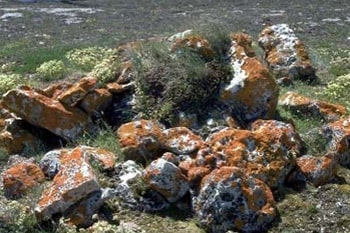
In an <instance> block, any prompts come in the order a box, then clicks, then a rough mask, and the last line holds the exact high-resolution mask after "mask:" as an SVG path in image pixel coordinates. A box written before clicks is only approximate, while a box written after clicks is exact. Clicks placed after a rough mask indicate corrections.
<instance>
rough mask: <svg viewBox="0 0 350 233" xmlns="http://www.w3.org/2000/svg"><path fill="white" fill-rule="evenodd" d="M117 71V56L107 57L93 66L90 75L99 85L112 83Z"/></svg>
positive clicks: (118, 64)
mask: <svg viewBox="0 0 350 233" xmlns="http://www.w3.org/2000/svg"><path fill="white" fill-rule="evenodd" d="M119 70H120V60H119V58H118V57H117V56H109V57H107V58H104V59H103V60H102V61H101V62H100V63H98V64H97V65H95V66H94V68H93V69H92V70H91V73H90V74H91V75H92V76H94V77H96V78H97V80H98V81H99V82H100V83H101V84H105V83H108V82H112V81H114V80H115V78H116V75H117V73H118V71H119Z"/></svg>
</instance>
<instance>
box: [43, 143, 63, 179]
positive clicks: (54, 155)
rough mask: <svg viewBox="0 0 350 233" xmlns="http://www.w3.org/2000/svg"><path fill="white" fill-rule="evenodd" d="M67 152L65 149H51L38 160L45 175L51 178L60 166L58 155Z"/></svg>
mask: <svg viewBox="0 0 350 233" xmlns="http://www.w3.org/2000/svg"><path fill="white" fill-rule="evenodd" d="M66 153H68V150H67V149H59V150H52V151H49V152H47V153H46V154H45V155H44V156H43V157H42V158H41V160H40V164H39V166H40V168H41V170H42V171H43V172H44V174H45V176H47V177H49V178H50V179H53V178H54V177H55V176H56V174H57V173H58V172H59V170H60V168H61V161H60V157H61V155H62V154H66Z"/></svg>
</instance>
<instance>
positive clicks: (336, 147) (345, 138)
mask: <svg viewBox="0 0 350 233" xmlns="http://www.w3.org/2000/svg"><path fill="white" fill-rule="evenodd" d="M322 131H323V133H324V134H325V136H326V137H327V138H328V139H329V143H328V149H329V150H330V151H331V152H334V153H336V154H337V155H338V159H339V164H341V165H344V166H349V165H350V116H348V117H346V118H344V119H341V120H338V121H335V122H332V123H329V124H328V125H326V126H324V127H323V128H322Z"/></svg>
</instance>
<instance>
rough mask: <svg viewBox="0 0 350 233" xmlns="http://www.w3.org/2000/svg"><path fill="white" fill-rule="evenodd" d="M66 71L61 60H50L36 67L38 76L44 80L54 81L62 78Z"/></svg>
mask: <svg viewBox="0 0 350 233" xmlns="http://www.w3.org/2000/svg"><path fill="white" fill-rule="evenodd" d="M65 72H66V69H65V65H64V63H63V61H60V60H50V61H47V62H44V63H42V64H41V65H40V66H39V67H38V68H37V69H36V73H37V75H38V77H39V78H40V79H42V80H45V81H54V80H58V79H61V78H63V76H64V74H65Z"/></svg>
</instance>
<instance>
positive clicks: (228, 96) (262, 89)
mask: <svg viewBox="0 0 350 233" xmlns="http://www.w3.org/2000/svg"><path fill="white" fill-rule="evenodd" d="M251 44H252V40H251V38H250V36H248V35H246V34H233V35H232V44H231V48H230V51H229V58H230V65H231V67H232V70H233V75H232V78H231V80H230V83H229V84H228V85H226V86H224V88H223V89H222V90H221V94H220V95H221V99H222V101H223V102H224V103H226V104H227V105H228V106H230V109H231V112H232V117H233V118H236V119H238V120H241V121H243V122H250V121H253V120H256V119H269V118H272V117H273V116H274V114H275V110H276V105H277V101H278V93H279V90H278V86H277V84H276V82H275V80H274V79H273V77H272V76H271V75H270V73H269V70H268V69H267V68H266V67H265V66H264V65H263V64H262V63H261V62H260V61H259V60H258V59H257V58H256V57H251V55H253V54H254V52H253V50H252V47H251Z"/></svg>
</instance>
